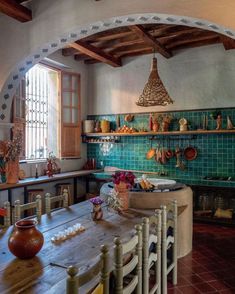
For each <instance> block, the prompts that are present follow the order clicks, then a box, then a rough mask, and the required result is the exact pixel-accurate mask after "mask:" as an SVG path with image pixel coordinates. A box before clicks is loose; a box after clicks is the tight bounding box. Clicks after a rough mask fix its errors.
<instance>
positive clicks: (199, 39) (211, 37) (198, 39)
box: [166, 33, 219, 49]
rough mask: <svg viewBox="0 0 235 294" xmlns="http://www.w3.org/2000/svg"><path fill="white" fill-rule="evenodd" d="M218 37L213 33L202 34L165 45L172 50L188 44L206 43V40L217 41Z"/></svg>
mask: <svg viewBox="0 0 235 294" xmlns="http://www.w3.org/2000/svg"><path fill="white" fill-rule="evenodd" d="M218 38H219V37H218V35H216V34H214V33H208V34H204V35H202V36H197V37H192V38H184V39H181V38H180V39H178V40H176V41H175V42H170V43H169V44H168V45H166V47H167V48H169V49H172V48H174V47H177V46H181V45H187V44H188V43H193V42H202V43H203V42H206V41H208V40H215V39H218Z"/></svg>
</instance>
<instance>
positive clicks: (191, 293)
mask: <svg viewBox="0 0 235 294" xmlns="http://www.w3.org/2000/svg"><path fill="white" fill-rule="evenodd" d="M178 289H179V290H180V291H181V293H183V294H200V293H201V292H200V291H199V290H198V289H196V288H195V287H193V286H183V287H178Z"/></svg>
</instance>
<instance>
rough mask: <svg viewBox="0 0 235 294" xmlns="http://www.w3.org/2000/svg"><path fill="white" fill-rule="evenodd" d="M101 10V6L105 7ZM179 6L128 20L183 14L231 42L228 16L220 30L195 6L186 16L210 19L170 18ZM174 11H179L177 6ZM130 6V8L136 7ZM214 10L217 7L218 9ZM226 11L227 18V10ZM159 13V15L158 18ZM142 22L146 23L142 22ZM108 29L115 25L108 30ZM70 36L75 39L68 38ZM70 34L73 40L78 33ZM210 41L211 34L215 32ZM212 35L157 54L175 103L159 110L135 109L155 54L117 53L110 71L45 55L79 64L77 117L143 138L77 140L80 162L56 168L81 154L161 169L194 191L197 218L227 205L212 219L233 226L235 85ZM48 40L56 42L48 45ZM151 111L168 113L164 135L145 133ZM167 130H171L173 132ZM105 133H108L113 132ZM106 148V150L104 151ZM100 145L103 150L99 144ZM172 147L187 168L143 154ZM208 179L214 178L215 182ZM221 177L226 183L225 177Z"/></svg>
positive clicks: (226, 56)
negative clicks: (117, 62) (118, 60)
mask: <svg viewBox="0 0 235 294" xmlns="http://www.w3.org/2000/svg"><path fill="white" fill-rule="evenodd" d="M43 2H45V1H42V6H39V7H38V9H39V11H40V9H41V10H42V11H43V9H45V6H44V5H45V3H43ZM102 2H103V1H98V2H97V3H95V4H94V3H93V4H94V5H98V6H97V7H100V8H99V9H101V8H103V7H104V6H103V5H104V3H102ZM137 2H138V1H137ZM150 2H151V1H150ZM167 2H168V1H167ZM208 3H209V2H208ZM88 5H92V4H88ZM115 5H116V4H115ZM149 5H150V6H149V7H148V9H149V11H151V7H152V6H153V9H152V10H153V11H156V9H157V8H158V9H157V10H158V11H159V12H162V13H164V12H165V13H168V12H167V9H166V7H155V4H153V3H150V4H149ZM164 5H166V4H164ZM164 5H163V6H164ZM208 5H209V4H208ZM231 5H232V4H231ZM130 6H131V5H130ZM186 6H187V5H186ZM107 7H108V6H107ZM107 7H106V9H108V8H107ZM121 7H122V5H121ZM180 8H182V7H181V5H179V6H178V7H173V8H172V11H171V12H170V10H171V9H169V15H171V17H169V16H167V17H165V16H161V17H160V15H159V16H157V17H155V19H154V16H153V15H150V14H148V13H144V11H143V15H142V19H141V20H140V18H141V15H138V17H137V18H136V20H134V22H137V23H141V24H142V25H143V26H146V27H147V26H148V25H149V26H150V25H151V22H152V21H154V22H156V23H164V24H165V25H166V26H167V25H169V26H172V27H173V26H175V24H176V23H177V25H182V24H185V23H183V22H182V19H183V20H184V21H188V23H187V26H188V27H191V29H192V28H193V27H194V26H196V27H197V28H198V27H203V29H204V28H205V27H206V28H208V27H209V25H211V26H213V24H212V23H215V24H217V25H214V28H213V27H209V28H210V29H212V30H216V31H218V32H219V33H222V32H225V35H226V37H229V38H230V37H232V38H231V39H233V35H231V34H232V32H233V31H232V30H229V29H227V30H225V29H223V25H224V26H225V27H230V28H231V27H232V20H231V19H229V17H228V16H227V17H226V18H227V19H226V20H227V21H228V23H227V24H226V20H225V18H224V19H223V18H222V17H221V18H220V19H218V23H219V24H222V25H221V27H220V26H219V25H218V23H217V22H216V16H215V15H213V14H212V15H211V16H210V14H209V11H208V15H206V9H200V7H198V10H197V9H195V8H194V9H193V12H194V13H192V14H190V13H189V12H188V13H189V14H188V15H194V17H195V18H199V19H208V22H207V21H204V22H203V21H201V23H202V24H201V23H200V21H198V23H195V22H196V20H195V19H193V18H190V17H188V18H187V17H185V18H182V17H178V18H177V17H174V16H172V15H187V14H184V13H180V12H179V11H180ZM190 8H191V7H190V5H189V6H187V9H189V11H190ZM50 9H52V8H50ZM50 9H49V10H48V11H50ZM119 9H120V8H117V12H116V15H118V11H119ZM128 9H130V11H131V7H128ZM132 9H133V7H132ZM142 9H143V7H142ZM177 9H178V11H176V10H177ZM191 9H192V8H191ZM144 10H145V9H144ZM48 11H47V12H46V13H48ZM134 11H135V12H136V8H135V9H134V10H133V12H134ZM215 11H219V7H217V10H215ZM133 12H132V13H133ZM145 12H146V11H145ZM120 15H122V13H120ZM218 15H219V14H218ZM227 15H229V12H228V10H227ZM158 17H159V18H161V19H160V20H158ZM114 18H115V16H114ZM133 18H134V16H130V17H129V20H128V17H120V18H119V19H117V18H115V20H117V21H116V23H115V25H116V26H117V27H118V26H120V22H121V21H122V24H121V26H122V27H125V25H128V24H129V25H130V24H131V25H134V24H133V20H132V19H133ZM149 18H150V20H149ZM7 21H8V20H6V23H7ZM229 21H231V23H229ZM124 22H126V23H124ZM146 22H147V23H148V24H144V23H146ZM90 23H92V21H91V22H90ZM107 23H108V21H107V22H105V24H106V25H107ZM10 25H11V26H12V27H11V28H12V30H13V29H14V22H13V21H10ZM95 26H98V25H93V29H90V30H91V31H92V30H93V31H96V30H97V28H95ZM216 27H217V28H216ZM107 28H108V26H107ZM34 29H35V30H36V31H35V33H36V32H37V30H38V28H36V27H35V28H34ZM53 29H54V28H53ZM98 30H99V29H98ZM113 30H115V29H114V28H113ZM88 31H89V29H88ZM227 31H228V32H229V33H227ZM50 33H51V32H50V31H49V32H47V34H48V36H49V35H50ZM83 34H87V35H88V34H89V35H92V34H91V32H89V33H88V32H83ZM21 36H22V35H21ZM88 37H89V36H87V38H88ZM207 37H208V36H207ZM70 38H73V37H71V36H70ZM74 38H75V39H74V40H76V38H77V37H74ZM211 38H212V39H213V37H211ZM77 39H79V38H77ZM53 40H54V39H53ZM213 40H214V43H212V44H211V43H210V44H209V41H208V44H205V45H204V46H200V47H197V46H196V47H194V48H186V49H184V48H180V49H178V50H175V51H173V53H174V54H173V57H171V58H168V59H166V58H165V57H163V56H162V55H161V54H159V53H158V52H156V57H157V61H158V72H159V76H160V78H161V80H162V82H163V84H164V86H165V88H166V89H167V91H168V93H169V95H170V97H171V98H172V99H173V100H174V103H173V104H171V105H169V106H164V107H163V106H160V107H158V106H154V107H151V109H149V108H146V107H141V106H137V105H136V101H137V100H138V97H139V96H140V94H141V92H142V91H143V88H144V86H145V84H146V82H147V79H148V77H149V72H150V66H151V61H152V58H153V54H147V55H141V56H136V57H129V58H127V59H125V58H123V66H122V67H117V68H113V67H111V66H108V65H106V64H104V63H97V64H94V65H92V64H90V65H89V66H88V65H84V63H83V62H79V63H75V61H74V60H73V56H72V57H64V56H62V54H61V52H59V51H57V52H55V53H52V55H51V56H48V58H49V59H52V60H54V61H56V62H59V63H62V64H66V63H67V64H70V66H71V65H72V66H71V67H72V68H73V67H74V66H76V67H78V69H77V72H79V71H80V73H81V79H82V83H81V91H82V95H81V100H82V102H81V104H82V105H83V106H84V108H82V120H83V121H84V120H86V119H89V120H99V121H102V120H108V121H110V122H111V129H110V130H113V131H115V130H116V128H117V126H116V123H117V121H118V117H119V120H120V127H123V125H124V124H125V125H126V126H128V127H130V128H134V129H137V130H138V132H141V135H139V134H138V133H136V134H132V135H131V136H124V135H123V134H120V135H119V133H118V134H115V138H116V137H117V139H115V140H117V141H118V142H115V144H112V143H111V144H110V143H108V144H102V145H104V149H103V151H102V150H100V146H102V145H100V144H89V143H82V156H81V157H82V159H76V160H73V161H71V160H70V161H68V160H66V161H62V162H61V163H60V164H61V167H62V171H69V170H75V169H80V168H82V166H84V165H85V163H86V159H89V158H95V160H96V163H97V168H102V167H105V166H114V167H117V168H119V169H127V170H141V171H146V172H151V171H152V172H158V173H161V174H164V176H163V178H169V179H174V180H177V181H179V182H182V183H185V184H186V185H190V186H192V187H193V188H195V189H194V190H195V194H196V198H195V199H196V200H195V202H194V206H195V208H196V209H197V210H198V211H199V212H200V213H201V214H200V215H196V216H195V217H197V218H201V217H202V218H203V219H204V220H206V221H208V222H209V221H212V222H214V214H215V213H216V210H217V209H218V208H220V209H223V210H230V213H229V218H224V217H222V218H221V217H219V218H216V219H215V221H216V222H222V223H229V224H232V223H233V222H234V221H233V218H231V209H234V208H233V207H234V194H233V188H234V182H233V177H234V150H233V148H234V147H233V146H234V144H233V140H234V135H233V130H228V123H227V119H228V118H229V120H231V122H235V115H234V109H233V106H234V105H233V100H234V99H233V93H234V83H233V79H232V78H233V76H234V69H233V66H232V65H233V61H234V52H233V51H234V50H232V49H229V50H225V47H224V44H223V42H218V40H216V39H213ZM35 44H36V43H35ZM41 44H42V43H41ZM50 44H54V42H51V43H50ZM23 46H25V45H23ZM65 49H66V48H65ZM11 50H14V49H11ZM49 50H52V51H55V48H54V49H53V46H51V48H50V49H49ZM22 51H23V50H22ZM5 54H6V53H5ZM34 55H36V53H35V54H34ZM46 55H48V54H47V53H46ZM12 58H13V59H15V64H18V63H16V58H17V56H15V55H12ZM40 58H41V57H40ZM66 59H67V60H66ZM22 62H23V61H22ZM23 63H24V62H23ZM75 64H76V65H75ZM78 64H79V65H78ZM4 66H5V76H7V74H6V72H7V66H6V65H4V63H3V68H4ZM4 80H6V79H5V78H4V77H3V78H2V85H3V81H4ZM5 85H7V83H6V84H5ZM11 91H13V90H11V89H10V90H9V91H8V93H9V95H10V92H11ZM2 93H3V96H2V97H3V99H4V100H3V101H4V104H7V106H9V105H10V101H9V100H7V99H5V98H4V96H5V95H6V87H5V86H3V90H2ZM8 109H9V107H7V108H6V109H5V110H4V109H3V110H4V111H3V112H2V114H3V115H4V116H5V117H4V119H3V122H2V124H4V123H7V113H8ZM215 112H221V114H220V115H221V116H222V126H221V130H218V132H216V128H217V122H216V119H217V117H215V119H214V118H213V116H214V113H215ZM156 113H159V121H160V116H162V117H164V116H166V115H169V116H171V117H172V121H171V123H170V126H169V133H166V134H163V133H162V134H161V131H160V132H156V133H151V134H149V131H152V130H151V129H150V115H153V116H154V115H155V114H156ZM128 114H131V115H133V116H134V117H133V121H131V122H130V121H129V122H128V121H125V117H126V116H127V115H128ZM182 118H184V119H185V120H186V121H187V130H184V131H182V132H181V133H180V123H179V121H180V120H181V119H182ZM9 122H10V121H9ZM9 122H8V123H9ZM205 122H206V123H205ZM160 125H161V121H160ZM3 129H4V131H3V132H4V133H5V134H6V133H7V131H6V129H7V127H6V126H5V127H3ZM7 130H9V128H8V129H7ZM160 130H161V126H160ZM142 132H146V134H142ZM171 132H174V134H173V133H171ZM92 135H93V136H92ZM109 135H110V136H111V137H112V136H113V133H112V134H109ZM101 137H102V139H104V140H105V138H107V137H106V136H103V134H88V135H87V136H83V140H89V138H92V139H94V140H96V139H97V138H99V139H100V138H101ZM149 139H152V140H149ZM111 145H112V147H111V148H110V149H111V150H109V151H108V149H109V147H110V146H111ZM105 146H108V147H107V148H105ZM177 147H178V148H179V149H180V152H182V154H180V161H181V162H183V164H184V165H185V166H186V167H185V169H181V168H178V167H176V165H177V162H176V158H175V157H173V158H170V159H169V160H168V161H167V162H166V163H165V164H161V163H159V162H156V161H155V160H154V158H151V159H146V154H147V152H148V151H149V150H150V149H151V148H154V149H161V150H162V149H164V150H168V149H169V150H173V151H175V150H176V149H177ZM187 147H192V148H191V150H193V151H194V152H197V155H196V157H195V159H193V160H187V159H186V158H185V154H184V151H185V150H186V148H187ZM193 148H194V149H193ZM195 150H196V151H195ZM86 152H87V153H86ZM23 165H25V167H24V168H25V169H26V175H27V176H34V171H35V169H34V168H35V165H33V164H32V168H31V174H30V169H29V168H28V167H27V164H23ZM97 176H98V177H99V175H97V174H95V177H97ZM103 176H105V175H103ZM205 177H207V178H205ZM208 177H209V178H208ZM213 177H216V178H214V179H213ZM226 178H227V179H229V180H228V181H225V179H226ZM225 192H226V193H225ZM224 194H225V195H224ZM204 213H205V214H204ZM211 216H213V217H211Z"/></svg>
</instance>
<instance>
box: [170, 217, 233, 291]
mask: <svg viewBox="0 0 235 294" xmlns="http://www.w3.org/2000/svg"><path fill="white" fill-rule="evenodd" d="M193 232H194V234H193V250H192V252H190V253H189V254H188V255H187V256H184V257H183V258H181V259H180V260H179V262H178V285H177V286H173V285H172V284H171V283H169V284H168V286H169V291H170V292H168V293H170V294H174V293H177V294H179V293H185V294H191V293H200V294H201V293H217V294H218V293H221V294H231V293H233V294H235V228H230V227H222V226H216V225H207V224H199V223H198V224H197V223H195V224H194V226H193Z"/></svg>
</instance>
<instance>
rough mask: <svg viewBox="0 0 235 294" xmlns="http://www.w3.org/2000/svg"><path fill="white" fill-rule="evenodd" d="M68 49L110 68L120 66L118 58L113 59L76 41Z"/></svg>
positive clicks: (88, 45) (92, 47)
mask: <svg viewBox="0 0 235 294" xmlns="http://www.w3.org/2000/svg"><path fill="white" fill-rule="evenodd" d="M70 47H72V48H74V49H76V50H78V51H80V52H82V53H83V54H85V55H87V56H90V57H91V58H94V59H97V60H99V61H101V62H104V63H107V64H109V65H111V66H114V67H118V66H122V62H121V59H120V58H115V57H113V56H112V55H110V54H108V53H105V52H104V51H102V50H101V49H99V48H97V47H94V46H92V45H90V44H87V43H85V42H82V41H77V42H75V43H72V44H70Z"/></svg>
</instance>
